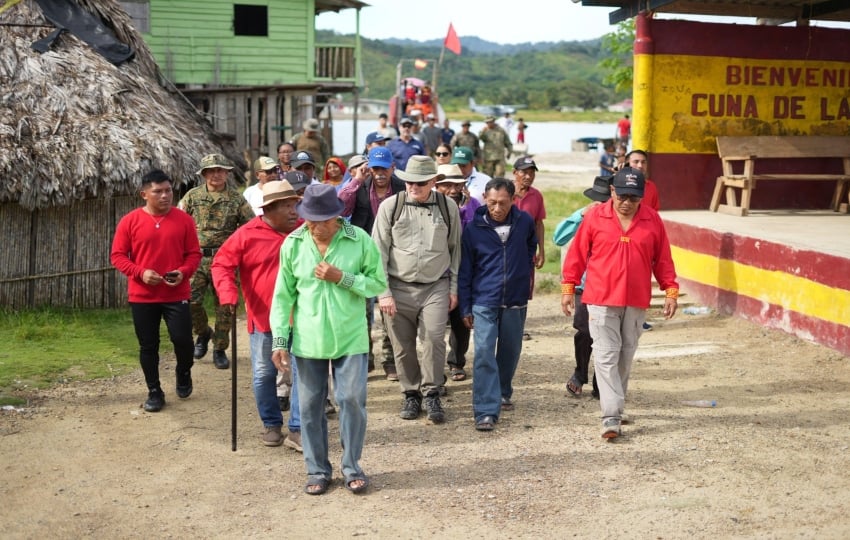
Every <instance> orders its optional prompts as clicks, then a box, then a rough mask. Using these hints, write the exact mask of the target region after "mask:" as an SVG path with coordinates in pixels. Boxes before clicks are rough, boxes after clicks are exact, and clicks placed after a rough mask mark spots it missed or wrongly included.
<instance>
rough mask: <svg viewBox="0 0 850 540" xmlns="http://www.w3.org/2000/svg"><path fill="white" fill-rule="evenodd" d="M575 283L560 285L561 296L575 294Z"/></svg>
mask: <svg viewBox="0 0 850 540" xmlns="http://www.w3.org/2000/svg"><path fill="white" fill-rule="evenodd" d="M575 293H576V285H575V283H561V294H575Z"/></svg>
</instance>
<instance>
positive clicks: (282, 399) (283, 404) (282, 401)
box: [277, 396, 289, 412]
mask: <svg viewBox="0 0 850 540" xmlns="http://www.w3.org/2000/svg"><path fill="white" fill-rule="evenodd" d="M277 404H278V405H280V410H281V412H286V411H288V410H289V396H278V398H277Z"/></svg>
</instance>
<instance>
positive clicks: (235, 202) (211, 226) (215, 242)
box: [177, 184, 254, 248]
mask: <svg viewBox="0 0 850 540" xmlns="http://www.w3.org/2000/svg"><path fill="white" fill-rule="evenodd" d="M177 206H178V208H180V209H182V210H184V211H185V212H186V213H187V214H189V215H190V216H192V218H193V219H194V220H195V224H196V225H197V226H198V241H199V242H200V244H201V247H202V248H217V247H219V246H220V245H221V244H223V243H224V241H225V240H227V239H228V238H229V237H230V235H231V234H233V232H234V231H235V230H236V229H238V228H239V227H240V226H241V225H244V224H245V223H247V222H248V221H250V220H251V219H253V218H254V211H253V210H252V209H251V205H250V204H248V201H246V200H245V198H244V197H243V196H242V194H241V193H239V192H238V191H237V190H236V189H234V188H232V187H230V186H227V188H226V189H225V190H224V191H219V192H216V193H210V192H209V191H207V185H206V184H201V185H200V186H198V187H195V188H192V189H190V190H189V192H188V193H186V195H185V196H184V197H183V199H181V200H180V204H178V205H177Z"/></svg>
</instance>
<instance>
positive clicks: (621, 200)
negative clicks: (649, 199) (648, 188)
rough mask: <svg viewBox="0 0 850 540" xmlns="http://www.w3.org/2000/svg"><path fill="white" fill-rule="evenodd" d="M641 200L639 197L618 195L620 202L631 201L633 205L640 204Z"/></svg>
mask: <svg viewBox="0 0 850 540" xmlns="http://www.w3.org/2000/svg"><path fill="white" fill-rule="evenodd" d="M641 198H642V197H638V196H637V195H617V200H618V201H620V202H626V201H629V202H632V203H636V202H640V200H641Z"/></svg>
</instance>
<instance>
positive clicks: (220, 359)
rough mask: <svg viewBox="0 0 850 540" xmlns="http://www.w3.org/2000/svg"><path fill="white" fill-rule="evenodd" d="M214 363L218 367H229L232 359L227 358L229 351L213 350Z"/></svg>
mask: <svg viewBox="0 0 850 540" xmlns="http://www.w3.org/2000/svg"><path fill="white" fill-rule="evenodd" d="M213 364H215V367H217V368H218V369H227V368H229V367H230V360H228V359H227V353H225V352H224V351H213Z"/></svg>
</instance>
